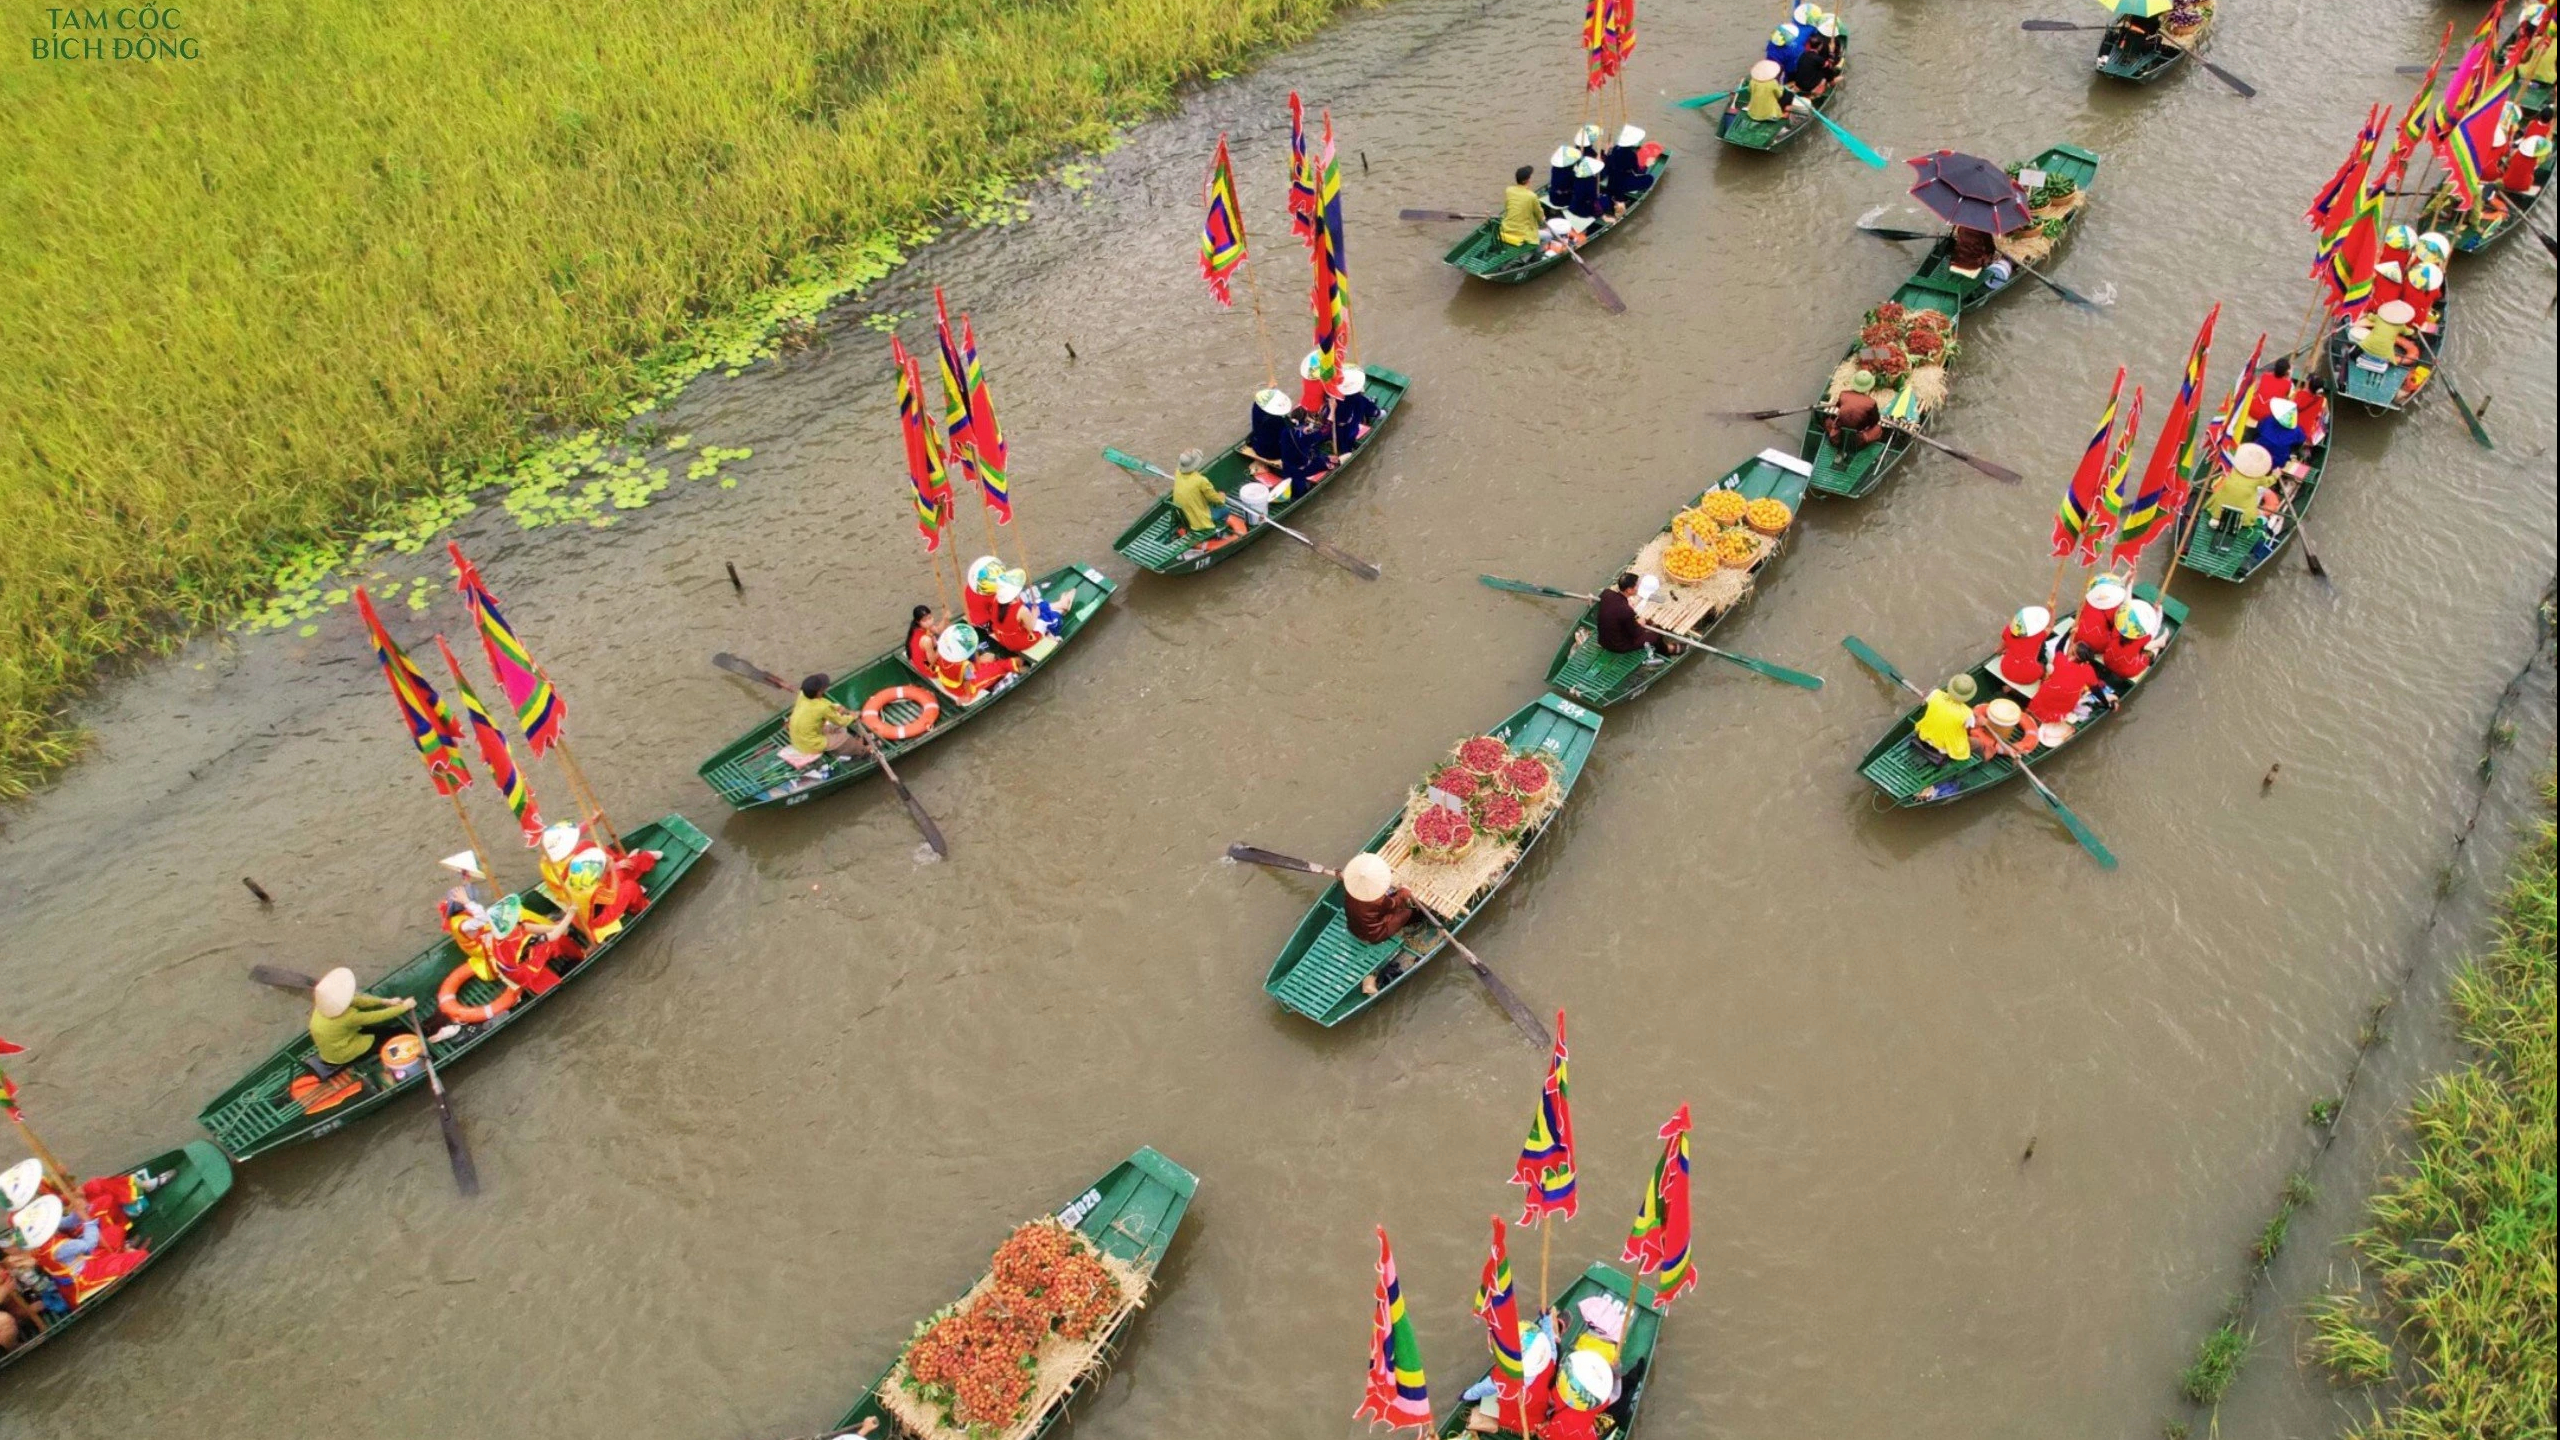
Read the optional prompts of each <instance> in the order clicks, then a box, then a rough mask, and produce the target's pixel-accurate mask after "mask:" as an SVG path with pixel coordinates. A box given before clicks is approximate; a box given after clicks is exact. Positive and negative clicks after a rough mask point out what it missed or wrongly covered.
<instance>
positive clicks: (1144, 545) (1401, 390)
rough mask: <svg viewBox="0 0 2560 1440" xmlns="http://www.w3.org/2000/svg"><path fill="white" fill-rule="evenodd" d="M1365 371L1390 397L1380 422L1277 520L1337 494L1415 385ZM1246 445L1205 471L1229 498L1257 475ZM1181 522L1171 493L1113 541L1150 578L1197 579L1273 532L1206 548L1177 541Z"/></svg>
mask: <svg viewBox="0 0 2560 1440" xmlns="http://www.w3.org/2000/svg"><path fill="white" fill-rule="evenodd" d="M1362 368H1363V369H1365V370H1367V371H1368V374H1369V387H1370V389H1371V390H1372V391H1376V390H1379V389H1383V390H1384V391H1385V392H1386V393H1385V394H1384V395H1374V394H1373V395H1372V398H1373V399H1375V400H1376V401H1377V404H1378V418H1377V421H1376V422H1375V423H1374V424H1372V425H1371V426H1370V427H1369V433H1368V434H1367V435H1366V436H1363V437H1362V438H1361V441H1360V443H1359V444H1358V445H1355V446H1353V447H1352V448H1351V449H1350V451H1348V452H1347V453H1345V454H1344V455H1342V456H1341V457H1340V463H1338V464H1336V465H1335V466H1334V468H1333V469H1332V471H1331V472H1330V473H1328V474H1326V475H1325V477H1324V478H1323V480H1322V481H1321V482H1319V483H1318V484H1317V485H1316V486H1315V487H1314V488H1312V489H1304V490H1300V491H1298V493H1296V494H1294V495H1292V496H1290V497H1289V498H1288V499H1286V500H1283V501H1281V502H1280V503H1279V504H1277V505H1274V506H1272V507H1271V518H1273V519H1275V520H1278V521H1281V522H1283V523H1286V522H1287V521H1288V519H1289V517H1290V516H1291V515H1294V514H1296V513H1297V512H1298V510H1299V508H1300V507H1302V506H1305V505H1308V504H1311V503H1313V502H1314V501H1315V500H1316V499H1317V498H1318V497H1319V496H1323V495H1330V494H1332V493H1333V491H1334V488H1335V486H1336V484H1337V482H1339V481H1340V480H1341V479H1342V478H1343V476H1344V474H1345V473H1347V472H1348V471H1349V470H1350V469H1351V467H1352V466H1353V465H1354V464H1356V463H1358V462H1359V460H1360V459H1361V458H1362V457H1363V456H1365V455H1367V454H1368V453H1369V451H1370V450H1371V449H1372V448H1373V447H1375V446H1376V445H1377V443H1378V440H1379V438H1380V437H1381V436H1383V435H1385V434H1386V430H1387V422H1388V421H1389V420H1391V419H1393V418H1395V413H1396V411H1397V410H1399V409H1400V408H1402V407H1403V404H1404V397H1405V394H1406V392H1407V391H1409V390H1411V389H1412V387H1413V382H1412V381H1411V380H1409V379H1407V378H1406V377H1405V376H1404V375H1403V374H1402V373H1401V372H1399V371H1395V370H1390V369H1387V368H1386V367H1385V366H1383V365H1364V366H1363V367H1362ZM1244 443H1245V442H1244V441H1243V440H1238V441H1236V442H1235V443H1234V444H1232V445H1230V446H1228V447H1227V448H1226V449H1224V450H1221V451H1219V452H1218V456H1217V458H1216V459H1214V460H1212V461H1210V462H1209V463H1208V465H1207V466H1206V467H1205V468H1204V469H1203V471H1202V473H1203V474H1205V475H1207V476H1208V477H1209V483H1210V484H1211V485H1214V486H1216V487H1217V488H1218V489H1219V490H1220V491H1221V492H1223V493H1225V494H1228V495H1233V494H1234V493H1235V492H1236V491H1237V489H1239V488H1240V487H1241V486H1243V485H1244V483H1245V482H1246V481H1248V480H1250V479H1251V478H1252V477H1253V468H1252V465H1251V464H1250V463H1249V462H1248V461H1246V460H1245V458H1244V457H1243V455H1242V454H1241V453H1239V452H1241V451H1242V450H1243V449H1244ZM1179 519H1180V516H1179V513H1178V512H1176V511H1175V509H1174V508H1173V497H1172V496H1171V495H1170V494H1167V495H1159V496H1157V497H1156V499H1155V502H1154V503H1153V504H1151V505H1149V506H1148V507H1147V508H1146V509H1145V510H1144V511H1142V512H1140V514H1139V516H1138V518H1137V519H1136V520H1133V521H1131V522H1130V523H1129V526H1128V528H1127V529H1125V530H1122V531H1121V532H1120V537H1119V538H1118V539H1116V540H1114V541H1112V542H1111V548H1112V550H1113V551H1115V552H1116V553H1118V554H1119V556H1120V557H1121V558H1122V559H1124V560H1127V561H1128V562H1129V563H1131V564H1133V565H1135V566H1137V567H1138V568H1139V569H1141V570H1145V571H1147V572H1149V573H1150V574H1155V575H1194V574H1197V573H1199V572H1200V571H1203V570H1206V569H1208V568H1210V567H1211V566H1213V565H1222V564H1225V563H1226V562H1227V561H1229V560H1232V559H1234V558H1235V556H1236V555H1237V553H1238V552H1240V551H1242V550H1243V549H1244V548H1245V547H1246V546H1248V545H1250V544H1252V543H1253V542H1254V541H1256V540H1259V539H1261V538H1262V537H1263V536H1264V535H1266V534H1269V533H1270V528H1271V527H1269V526H1267V525H1256V526H1254V527H1253V528H1251V529H1249V530H1247V531H1245V532H1244V533H1243V534H1241V535H1233V536H1230V537H1226V538H1224V539H1222V540H1221V541H1220V542H1219V543H1217V544H1216V545H1214V546H1212V547H1210V548H1208V549H1202V548H1201V547H1200V546H1197V545H1177V544H1175V543H1174V542H1175V538H1176V536H1177V535H1178V534H1180V533H1182V532H1180V531H1178V529H1177V524H1178V521H1179Z"/></svg>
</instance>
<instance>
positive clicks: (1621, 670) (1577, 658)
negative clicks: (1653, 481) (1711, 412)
mask: <svg viewBox="0 0 2560 1440" xmlns="http://www.w3.org/2000/svg"><path fill="white" fill-rule="evenodd" d="M1812 482H1813V466H1812V465H1811V464H1810V463H1809V462H1807V461H1805V460H1801V459H1798V458H1797V457H1796V456H1793V455H1790V454H1788V453H1787V452H1785V451H1784V450H1779V449H1775V448H1771V449H1766V450H1762V451H1761V452H1760V453H1759V454H1757V455H1754V456H1752V457H1751V458H1750V459H1748V460H1745V461H1743V462H1742V463H1741V464H1739V465H1736V466H1734V467H1733V468H1732V469H1731V470H1728V471H1726V472H1725V473H1724V475H1723V477H1722V478H1720V479H1719V480H1717V482H1716V483H1715V484H1713V485H1710V486H1708V487H1707V488H1706V489H1705V490H1702V491H1700V492H1698V494H1697V496H1696V497H1695V498H1694V499H1692V500H1690V502H1689V503H1688V504H1686V505H1683V506H1681V507H1680V510H1675V511H1673V512H1672V514H1673V517H1675V518H1676V517H1677V516H1678V514H1679V513H1680V511H1685V510H1691V509H1695V508H1696V507H1697V506H1698V505H1699V504H1700V503H1702V502H1703V501H1705V499H1706V498H1707V496H1708V495H1709V494H1710V493H1712V492H1714V491H1717V490H1738V491H1740V492H1742V495H1743V497H1744V498H1745V499H1751V500H1757V499H1761V498H1763V497H1767V498H1770V499H1775V500H1780V501H1783V502H1785V504H1786V507H1787V509H1788V510H1790V511H1792V512H1794V518H1793V519H1791V520H1790V521H1789V522H1788V525H1787V528H1786V529H1785V530H1784V531H1782V532H1780V533H1779V534H1778V535H1777V536H1775V537H1773V538H1775V539H1776V540H1777V542H1778V543H1777V545H1776V547H1775V548H1773V549H1771V550H1770V551H1769V552H1768V553H1767V554H1765V555H1763V556H1761V557H1760V558H1759V559H1758V560H1757V561H1755V562H1753V564H1752V566H1751V568H1750V570H1749V572H1748V574H1749V577H1750V579H1751V582H1752V588H1750V589H1748V590H1745V591H1744V592H1743V593H1742V594H1741V595H1739V596H1737V597H1735V599H1734V601H1733V603H1731V604H1729V605H1727V606H1726V607H1725V608H1723V609H1722V610H1718V611H1715V612H1713V613H1712V614H1710V615H1708V616H1707V617H1706V620H1705V624H1704V626H1703V627H1698V626H1692V627H1691V628H1690V630H1689V632H1688V633H1690V634H1692V635H1695V636H1697V637H1698V638H1700V639H1702V640H1703V639H1706V638H1707V637H1709V636H1711V635H1713V634H1715V632H1716V627H1717V626H1720V625H1722V624H1723V623H1724V622H1725V621H1727V620H1729V619H1731V618H1732V617H1733V616H1734V615H1735V614H1737V613H1739V612H1740V611H1741V610H1742V609H1743V608H1744V607H1745V606H1747V605H1749V604H1750V603H1751V600H1752V598H1753V597H1754V596H1755V595H1757V594H1758V593H1759V587H1758V581H1759V577H1760V576H1761V574H1762V573H1763V572H1765V571H1766V570H1767V569H1768V568H1769V567H1770V566H1772V565H1775V564H1776V563H1777V562H1778V557H1779V556H1781V555H1783V554H1785V553H1786V550H1787V541H1788V540H1789V539H1790V538H1792V537H1793V536H1794V534H1795V525H1796V522H1797V521H1800V520H1802V519H1803V518H1804V501H1805V495H1806V492H1807V491H1808V490H1809V489H1810V487H1811V485H1812ZM1669 533H1671V520H1670V519H1665V520H1664V521H1663V522H1662V528H1661V529H1659V530H1656V531H1655V532H1654V533H1653V535H1652V536H1651V537H1649V538H1648V539H1647V540H1646V542H1645V544H1646V545H1647V546H1649V545H1651V544H1652V543H1653V541H1654V540H1656V539H1659V538H1661V537H1662V536H1664V535H1667V534H1669ZM1643 548H1644V547H1641V546H1640V547H1638V550H1637V553H1638V554H1639V555H1641V554H1642V553H1643ZM1634 565H1635V560H1634V559H1633V558H1632V557H1630V558H1629V560H1628V561H1627V563H1626V564H1625V565H1623V566H1620V567H1619V568H1618V569H1617V570H1615V571H1612V572H1610V576H1609V579H1608V580H1604V581H1603V582H1602V584H1603V586H1606V585H1607V584H1609V583H1611V582H1613V581H1614V580H1615V579H1616V577H1617V576H1619V575H1621V574H1624V573H1626V571H1628V570H1630V569H1632V568H1634ZM1598 626H1599V605H1598V604H1597V602H1594V603H1593V604H1590V605H1586V606H1584V607H1583V610H1582V614H1581V615H1580V616H1579V617H1578V618H1577V619H1576V620H1575V621H1574V623H1573V626H1572V628H1570V629H1568V630H1567V631H1565V637H1564V640H1563V642H1562V643H1561V644H1559V645H1558V646H1557V647H1556V653H1555V658H1554V659H1553V660H1551V661H1549V662H1548V664H1547V688H1548V689H1549V690H1552V691H1554V692H1555V693H1557V694H1559V695H1563V696H1565V697H1566V698H1568V699H1571V700H1573V701H1575V702H1576V703H1578V704H1583V705H1588V706H1590V707H1591V708H1593V709H1595V710H1606V709H1608V708H1609V707H1610V706H1612V705H1615V704H1618V703H1619V702H1621V701H1625V700H1632V699H1634V698H1635V697H1636V696H1638V695H1641V694H1643V693H1645V692H1646V691H1647V690H1650V689H1652V688H1653V687H1654V686H1655V685H1657V684H1659V683H1660V682H1661V681H1662V679H1663V677H1664V676H1666V675H1668V674H1670V673H1671V672H1672V671H1674V670H1677V669H1679V668H1680V666H1681V665H1682V664H1684V663H1686V662H1687V661H1688V660H1689V658H1690V657H1691V656H1693V655H1695V654H1696V653H1697V651H1696V650H1695V649H1693V648H1690V647H1687V646H1683V647H1682V648H1681V650H1680V653H1679V654H1677V655H1671V656H1667V657H1665V658H1664V659H1663V661H1662V663H1660V664H1658V665H1647V664H1645V663H1644V662H1643V659H1642V656H1643V653H1644V652H1641V651H1639V652H1637V654H1635V655H1631V656H1619V655H1612V654H1610V653H1609V652H1607V651H1605V650H1602V649H1600V647H1599V645H1598V644H1597V643H1596V640H1594V641H1591V642H1586V641H1584V639H1583V638H1582V637H1583V635H1584V633H1585V632H1592V633H1594V634H1595V635H1596V632H1597V629H1598Z"/></svg>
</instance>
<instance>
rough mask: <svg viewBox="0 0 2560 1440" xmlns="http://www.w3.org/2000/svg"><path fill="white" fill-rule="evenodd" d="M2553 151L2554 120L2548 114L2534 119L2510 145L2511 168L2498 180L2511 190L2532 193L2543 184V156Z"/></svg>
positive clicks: (2509, 160)
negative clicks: (2552, 126)
mask: <svg viewBox="0 0 2560 1440" xmlns="http://www.w3.org/2000/svg"><path fill="white" fill-rule="evenodd" d="M2550 153H2551V121H2550V119H2549V118H2548V117H2545V118H2543V119H2540V120H2536V121H2534V122H2533V123H2532V124H2531V125H2529V126H2527V127H2526V128H2525V132H2524V133H2523V134H2522V135H2520V136H2517V137H2516V143H2515V144H2513V145H2510V146H2508V147H2507V168H2506V171H2505V173H2503V174H2501V175H2500V176H2499V177H2498V184H2499V185H2501V186H2503V187H2504V188H2505V189H2506V190H2507V191H2508V192H2509V193H2510V194H2515V195H2530V194H2532V193H2533V192H2534V191H2536V190H2539V189H2541V188H2542V185H2541V179H2542V177H2541V173H2540V172H2541V169H2542V160H2543V157H2544V156H2546V155H2549V154H2550Z"/></svg>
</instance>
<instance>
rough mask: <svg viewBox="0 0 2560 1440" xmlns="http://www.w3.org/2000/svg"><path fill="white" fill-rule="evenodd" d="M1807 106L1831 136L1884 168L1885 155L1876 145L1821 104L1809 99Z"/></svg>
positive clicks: (1879, 168)
mask: <svg viewBox="0 0 2560 1440" xmlns="http://www.w3.org/2000/svg"><path fill="white" fill-rule="evenodd" d="M1805 108H1806V109H1808V110H1810V111H1812V112H1813V118H1814V119H1816V120H1819V121H1821V122H1822V125H1823V128H1824V129H1826V130H1829V131H1830V132H1831V137H1832V138H1833V139H1835V140H1837V141H1839V142H1840V144H1841V146H1842V148H1844V149H1846V150H1847V151H1848V152H1849V153H1850V154H1852V155H1855V156H1857V157H1858V158H1859V159H1860V160H1861V161H1864V162H1865V163H1866V164H1868V165H1871V166H1873V167H1874V168H1876V169H1878V170H1881V169H1883V168H1884V156H1883V155H1882V154H1881V153H1880V152H1878V151H1877V149H1876V147H1874V146H1873V145H1870V144H1868V143H1867V142H1866V141H1864V140H1861V139H1859V138H1858V137H1857V136H1855V135H1852V134H1850V133H1849V130H1848V127H1846V126H1844V125H1842V124H1841V123H1840V122H1839V121H1837V120H1834V119H1832V118H1831V117H1830V116H1829V115H1826V114H1824V113H1823V111H1822V107H1821V106H1819V105H1816V104H1814V103H1813V102H1811V101H1809V100H1808V101H1806V102H1805Z"/></svg>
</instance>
